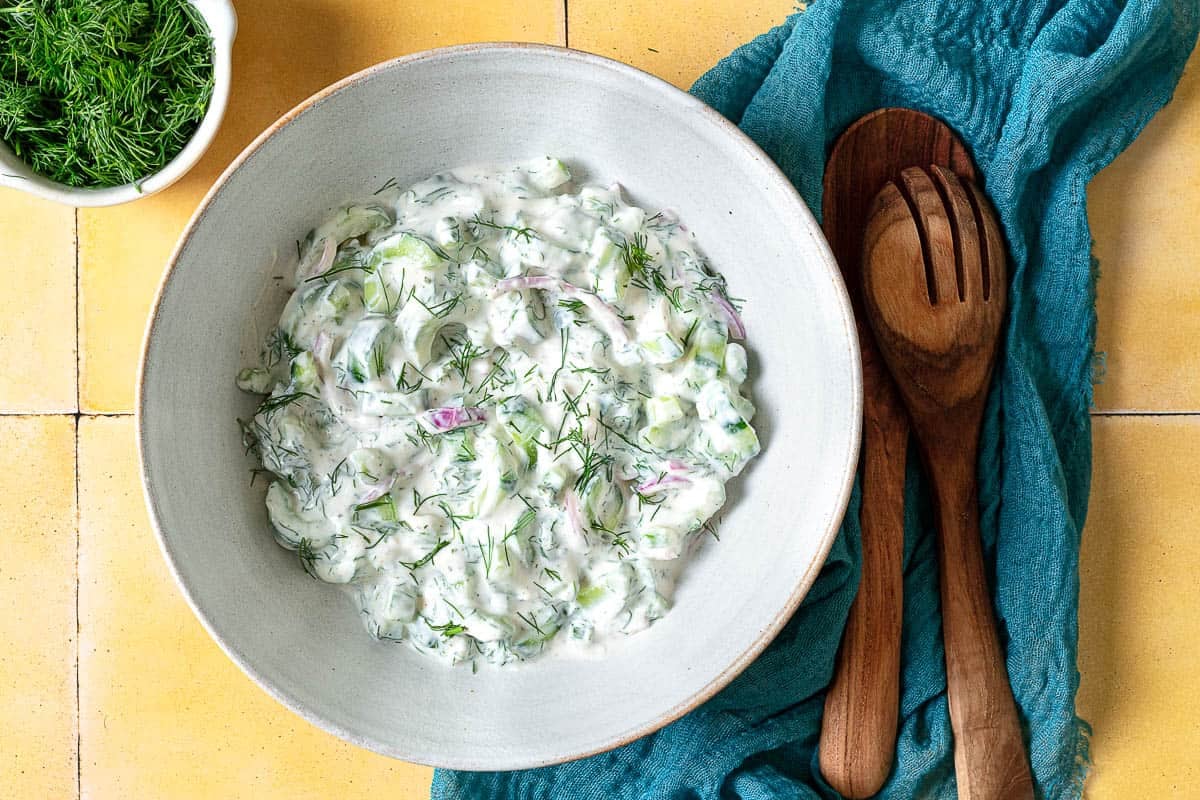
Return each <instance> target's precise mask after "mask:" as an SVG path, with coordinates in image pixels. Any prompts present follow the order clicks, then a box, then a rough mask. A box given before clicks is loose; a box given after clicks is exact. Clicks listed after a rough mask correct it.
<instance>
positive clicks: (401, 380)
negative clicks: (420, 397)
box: [396, 361, 425, 394]
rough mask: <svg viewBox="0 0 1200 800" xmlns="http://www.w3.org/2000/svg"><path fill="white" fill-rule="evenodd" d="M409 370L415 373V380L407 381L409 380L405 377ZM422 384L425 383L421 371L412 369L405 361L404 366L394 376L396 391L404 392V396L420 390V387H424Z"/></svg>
mask: <svg viewBox="0 0 1200 800" xmlns="http://www.w3.org/2000/svg"><path fill="white" fill-rule="evenodd" d="M409 368H412V371H413V372H415V373H417V377H416V378H414V379H409V378H407V377H405V376H407V375H408V370H409ZM424 383H425V375H424V374H422V372H421V370H419V369H417V368H416V367H414V366H413V365H412V364H411V363H409V362H408V361H405V362H404V365H403V366H401V367H400V374H399V375H397V376H396V389H397V390H398V391H401V392H404V393H405V394H412V393H413V392H415V391H417V390H418V389H420V388H421V386H423V385H424Z"/></svg>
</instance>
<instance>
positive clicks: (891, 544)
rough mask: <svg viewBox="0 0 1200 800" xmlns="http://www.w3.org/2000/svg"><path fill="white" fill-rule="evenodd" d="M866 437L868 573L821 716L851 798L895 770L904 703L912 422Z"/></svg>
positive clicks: (825, 746)
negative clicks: (902, 628)
mask: <svg viewBox="0 0 1200 800" xmlns="http://www.w3.org/2000/svg"><path fill="white" fill-rule="evenodd" d="M866 419H867V428H866V431H865V435H864V437H863V454H862V459H863V480H862V515H861V523H862V524H861V527H862V578H861V579H860V581H859V584H858V595H857V596H856V597H855V598H854V603H853V604H852V605H851V606H850V616H849V618H848V619H847V620H846V630H845V632H844V633H843V634H842V646H841V649H840V650H838V657H837V659H838V660H837V667H836V669H835V671H834V677H833V683H831V684H830V686H829V693H828V694H827V695H826V696H825V716H824V717H823V718H822V721H821V744H820V763H821V774H822V775H824V776H825V780H826V781H828V783H829V785H830V786H832V787H833V788H834V789H836V790H837V791H838V792H840V793H841V794H842V795H843V796H845V797H849V798H855V799H857V798H864V797H870V796H872V795H874V794H876V793H877V792H878V791H879V789H880V788H881V787H882V786H883V784H884V782H885V781H886V780H887V777H888V773H889V772H891V769H892V757H893V754H894V753H895V750H896V725H897V717H898V714H899V708H900V688H899V680H898V679H899V675H900V624H901V617H902V612H903V574H902V566H903V564H902V562H903V559H904V463H905V455H906V454H905V450H906V449H907V447H908V425H907V424H904V422H903V420H901V423H900V424H891V425H877V424H876V425H872V424H871V423H872V422H874V421H876V420H877V417H874V416H872V415H868V416H867V417H866Z"/></svg>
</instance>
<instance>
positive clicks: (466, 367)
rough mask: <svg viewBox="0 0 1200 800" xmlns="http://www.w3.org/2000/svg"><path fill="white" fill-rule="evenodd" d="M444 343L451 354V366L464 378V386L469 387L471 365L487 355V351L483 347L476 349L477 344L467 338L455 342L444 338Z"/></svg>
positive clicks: (456, 339) (457, 339)
mask: <svg viewBox="0 0 1200 800" xmlns="http://www.w3.org/2000/svg"><path fill="white" fill-rule="evenodd" d="M442 342H443V343H445V345H446V349H447V350H448V351H449V354H450V366H452V367H453V368H454V370H455V371H456V372H457V373H458V374H459V376H460V377H461V378H462V382H463V386H466V385H467V382H468V380H470V376H471V364H472V363H474V361H475V359H477V358H479V357H480V356H484V355H487V351H486V350H484V349H483V348H481V347H476V346H475V344H474V343H473V342H472V341H471V340H470V339H467V338H465V337H464V338H461V339H460V338H457V337H456V338H455V339H453V340H451V339H447V338H446V337H445V336H443V337H442Z"/></svg>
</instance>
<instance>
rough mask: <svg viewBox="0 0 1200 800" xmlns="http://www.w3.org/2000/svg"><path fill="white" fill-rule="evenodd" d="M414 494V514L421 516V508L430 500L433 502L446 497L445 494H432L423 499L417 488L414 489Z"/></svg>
mask: <svg viewBox="0 0 1200 800" xmlns="http://www.w3.org/2000/svg"><path fill="white" fill-rule="evenodd" d="M412 493H413V513H414V514H420V513H421V506H423V505H425V504H426V503H428V502H429V501H430V500H433V499H435V498H438V497H445V496H446V493H445V492H438V493H437V494H431V495H427V496H424V497H422V496H421V493H420V492H418V491H417V487H415V486H414V487H413V490H412Z"/></svg>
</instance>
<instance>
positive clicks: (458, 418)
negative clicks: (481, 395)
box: [425, 406, 487, 433]
mask: <svg viewBox="0 0 1200 800" xmlns="http://www.w3.org/2000/svg"><path fill="white" fill-rule="evenodd" d="M486 419H487V415H486V414H485V413H484V411H483V409H482V408H457V407H453V406H447V407H445V408H433V409H430V410H429V411H426V412H425V421H426V422H427V423H428V424H429V427H431V428H433V429H434V430H435V431H437V432H438V433H445V432H446V431H452V430H457V429H458V428H466V427H467V426H469V425H478V424H479V423H481V422H483V421H485V420H486Z"/></svg>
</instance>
